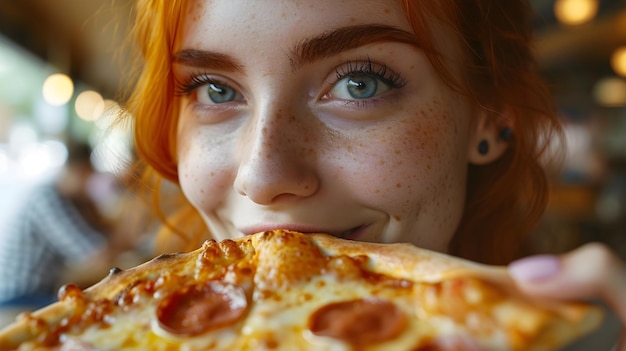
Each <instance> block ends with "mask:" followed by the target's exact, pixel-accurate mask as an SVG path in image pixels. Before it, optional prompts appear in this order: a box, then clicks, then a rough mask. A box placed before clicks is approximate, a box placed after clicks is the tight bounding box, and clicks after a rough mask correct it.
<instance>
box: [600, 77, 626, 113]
mask: <svg viewBox="0 0 626 351" xmlns="http://www.w3.org/2000/svg"><path fill="white" fill-rule="evenodd" d="M593 96H594V98H595V100H596V102H597V103H598V104H600V105H602V106H607V107H619V106H626V80H624V79H622V78H619V77H609V78H604V79H602V80H600V81H598V82H597V83H596V84H595V86H594V87H593Z"/></svg>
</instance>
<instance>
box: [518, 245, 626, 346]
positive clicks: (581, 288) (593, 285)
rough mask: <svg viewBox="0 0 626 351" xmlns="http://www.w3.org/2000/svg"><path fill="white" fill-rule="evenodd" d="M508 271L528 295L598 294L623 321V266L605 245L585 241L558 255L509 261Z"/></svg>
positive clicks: (625, 313) (625, 310) (625, 272)
mask: <svg viewBox="0 0 626 351" xmlns="http://www.w3.org/2000/svg"><path fill="white" fill-rule="evenodd" d="M509 272H510V274H511V276H512V277H513V278H514V279H515V280H516V282H517V284H518V286H519V288H520V289H521V290H522V291H524V292H525V293H527V294H530V295H534V296H539V297H546V298H555V299H591V298H598V297H599V298H601V299H603V300H604V301H606V303H607V304H608V305H609V306H610V307H611V308H612V309H613V311H614V312H615V313H616V314H617V316H618V317H619V319H620V320H621V322H622V324H623V325H626V267H625V266H624V263H623V262H622V261H621V260H620V259H619V258H618V257H617V256H616V255H615V254H614V253H613V252H612V251H611V250H610V249H608V248H607V247H606V246H605V245H602V244H597V243H592V244H587V245H584V246H582V247H580V248H579V249H577V250H574V251H572V252H570V253H568V254H565V255H562V256H548V255H541V256H531V257H528V258H525V259H522V260H519V261H516V262H513V263H512V264H511V265H510V266H509ZM620 350H621V349H620Z"/></svg>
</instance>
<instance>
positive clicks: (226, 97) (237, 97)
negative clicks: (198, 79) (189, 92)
mask: <svg viewBox="0 0 626 351" xmlns="http://www.w3.org/2000/svg"><path fill="white" fill-rule="evenodd" d="M195 94H196V99H197V101H198V102H199V103H201V104H204V105H218V104H224V103H227V102H231V101H242V100H243V96H242V95H241V94H240V93H239V92H238V91H237V90H235V89H234V88H232V87H230V86H228V85H226V84H222V83H217V82H210V83H206V84H204V85H201V86H198V87H197V88H196V91H195Z"/></svg>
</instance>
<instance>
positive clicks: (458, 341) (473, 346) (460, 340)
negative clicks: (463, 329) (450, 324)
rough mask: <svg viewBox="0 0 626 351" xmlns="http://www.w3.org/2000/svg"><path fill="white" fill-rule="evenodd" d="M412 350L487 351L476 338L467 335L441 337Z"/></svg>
mask: <svg viewBox="0 0 626 351" xmlns="http://www.w3.org/2000/svg"><path fill="white" fill-rule="evenodd" d="M412 351H487V349H486V348H484V347H483V346H481V345H480V344H479V343H478V342H477V341H476V340H474V339H472V338H471V337H469V336H466V335H452V336H446V337H439V338H437V339H435V340H432V341H430V342H428V343H427V344H424V345H420V346H418V347H416V348H414V349H413V350H412Z"/></svg>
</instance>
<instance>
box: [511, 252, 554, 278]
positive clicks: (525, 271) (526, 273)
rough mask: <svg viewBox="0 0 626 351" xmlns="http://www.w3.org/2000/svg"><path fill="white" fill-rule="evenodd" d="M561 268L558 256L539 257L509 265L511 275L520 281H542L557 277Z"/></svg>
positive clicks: (528, 258) (527, 258)
mask: <svg viewBox="0 0 626 351" xmlns="http://www.w3.org/2000/svg"><path fill="white" fill-rule="evenodd" d="M560 268H561V263H560V261H559V259H558V258H557V257H556V256H552V255H537V256H530V257H526V258H522V259H521V260H517V261H515V262H512V263H511V264H509V273H510V274H511V276H513V278H514V279H516V280H519V281H541V280H544V279H548V278H550V277H553V276H555V275H556V274H557V273H558V272H559V270H560Z"/></svg>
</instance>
